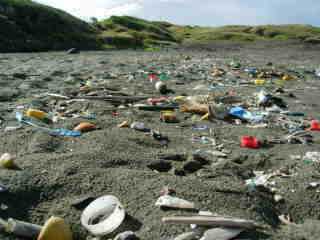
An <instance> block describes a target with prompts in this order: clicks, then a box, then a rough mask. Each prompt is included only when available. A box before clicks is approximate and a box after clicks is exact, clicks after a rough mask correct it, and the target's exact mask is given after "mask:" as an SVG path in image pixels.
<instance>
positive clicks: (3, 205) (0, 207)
mask: <svg viewBox="0 0 320 240" xmlns="http://www.w3.org/2000/svg"><path fill="white" fill-rule="evenodd" d="M8 208H9V207H8V206H7V205H5V204H3V203H1V205H0V209H1V210H2V211H6V210H7V209H8Z"/></svg>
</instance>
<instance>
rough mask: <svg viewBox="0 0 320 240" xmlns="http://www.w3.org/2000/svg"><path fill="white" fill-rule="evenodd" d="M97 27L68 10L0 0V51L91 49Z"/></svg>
mask: <svg viewBox="0 0 320 240" xmlns="http://www.w3.org/2000/svg"><path fill="white" fill-rule="evenodd" d="M96 37H97V31H96V30H95V29H94V28H93V27H92V26H90V25H89V24H88V23H86V22H84V21H81V20H79V19H77V18H75V17H73V16H71V15H69V14H68V13H66V12H64V11H61V10H58V9H55V8H52V7H48V6H45V5H42V4H38V3H35V2H32V1H30V0H1V1H0V52H12V51H43V50H63V49H68V48H71V47H79V48H82V49H95V48H97V47H98V43H97V39H96Z"/></svg>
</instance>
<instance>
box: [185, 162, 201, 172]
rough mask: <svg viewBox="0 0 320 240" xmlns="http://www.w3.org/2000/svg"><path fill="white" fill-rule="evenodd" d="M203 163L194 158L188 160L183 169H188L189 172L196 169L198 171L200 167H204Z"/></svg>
mask: <svg viewBox="0 0 320 240" xmlns="http://www.w3.org/2000/svg"><path fill="white" fill-rule="evenodd" d="M202 165H203V164H201V163H200V162H198V161H194V160H191V161H187V162H186V163H185V164H184V165H183V169H184V170H185V171H186V172H189V173H194V172H196V171H198V170H199V169H201V168H202Z"/></svg>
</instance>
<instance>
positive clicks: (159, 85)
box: [155, 81, 167, 91]
mask: <svg viewBox="0 0 320 240" xmlns="http://www.w3.org/2000/svg"><path fill="white" fill-rule="evenodd" d="M155 87H156V89H157V90H158V91H162V90H163V89H166V88H167V86H166V84H165V83H164V82H161V81H158V82H156V84H155Z"/></svg>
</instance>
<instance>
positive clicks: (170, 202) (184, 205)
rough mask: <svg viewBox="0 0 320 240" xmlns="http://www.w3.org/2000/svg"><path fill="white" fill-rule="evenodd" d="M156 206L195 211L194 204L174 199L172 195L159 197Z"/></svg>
mask: <svg viewBox="0 0 320 240" xmlns="http://www.w3.org/2000/svg"><path fill="white" fill-rule="evenodd" d="M155 205H156V206H160V207H169V208H181V209H195V206H194V203H193V202H189V201H187V200H184V199H181V198H177V197H172V196H170V195H165V196H161V197H159V198H158V200H157V202H156V204H155Z"/></svg>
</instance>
